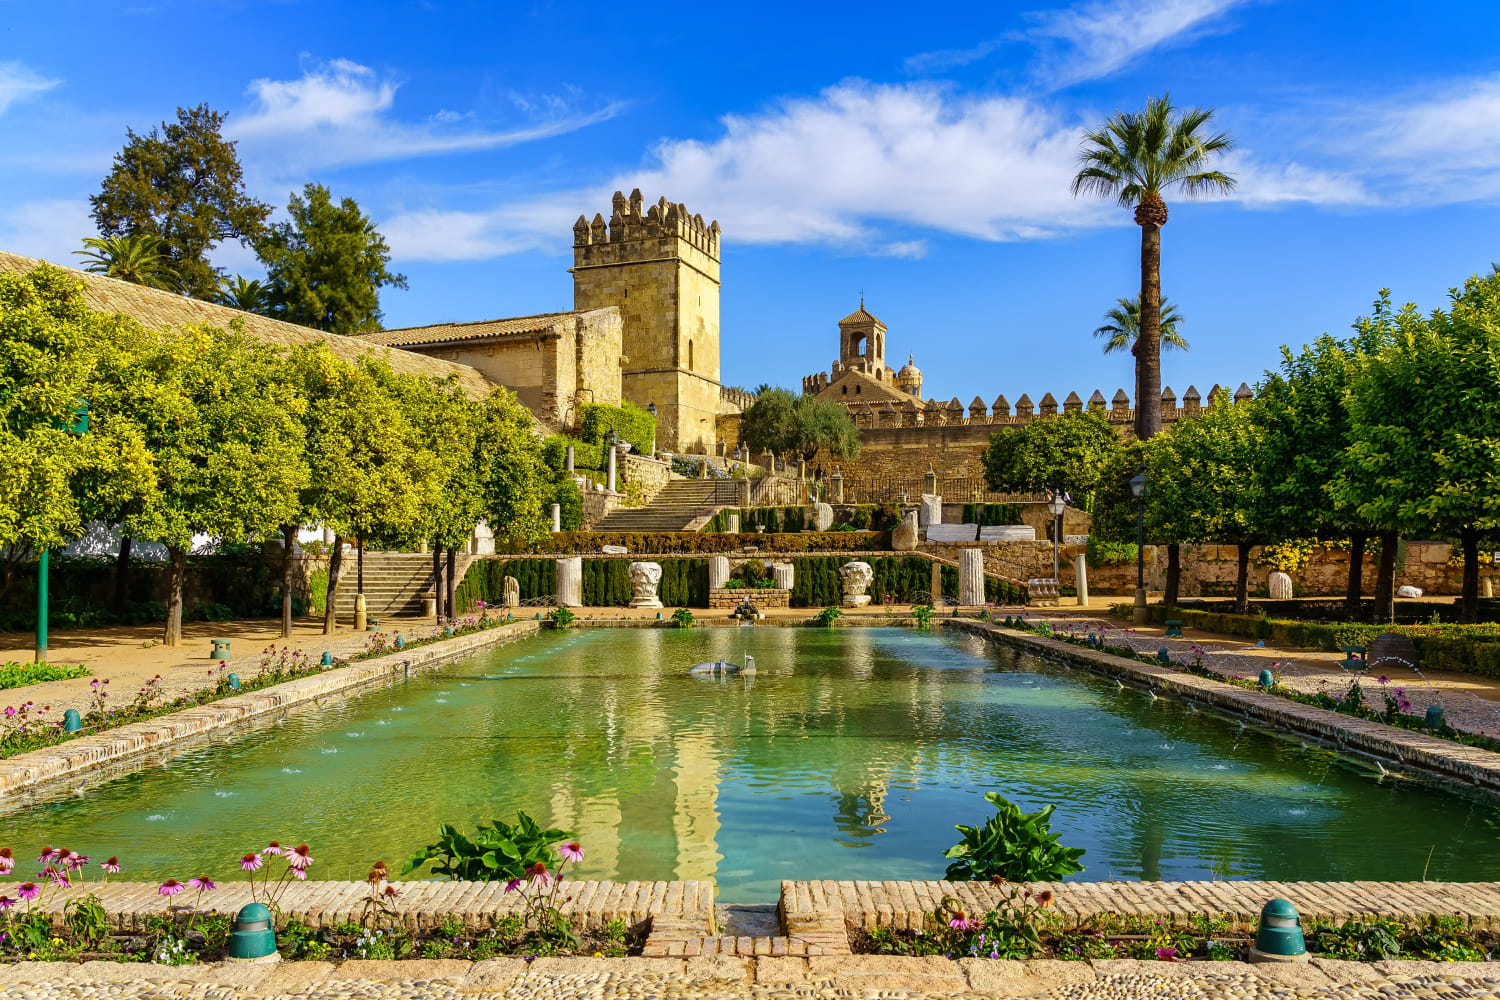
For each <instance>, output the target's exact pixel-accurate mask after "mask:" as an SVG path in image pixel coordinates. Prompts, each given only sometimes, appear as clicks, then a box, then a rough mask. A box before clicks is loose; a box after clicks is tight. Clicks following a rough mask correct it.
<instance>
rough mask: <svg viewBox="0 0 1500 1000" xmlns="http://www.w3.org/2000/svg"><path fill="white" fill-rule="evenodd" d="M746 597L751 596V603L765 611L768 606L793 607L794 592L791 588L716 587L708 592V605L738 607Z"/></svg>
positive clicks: (726, 608)
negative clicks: (721, 588)
mask: <svg viewBox="0 0 1500 1000" xmlns="http://www.w3.org/2000/svg"><path fill="white" fill-rule="evenodd" d="M746 597H748V598H750V603H751V604H753V605H755V606H756V607H757V608H759V609H760V610H761V611H764V610H766V609H767V608H789V607H791V600H792V592H791V591H790V590H756V589H754V588H750V587H736V588H734V589H732V590H731V589H729V588H725V589H723V590H717V589H715V590H710V591H709V592H708V606H709V607H710V608H717V609H725V610H728V609H730V608H737V607H739V606H740V603H741V602H743V601H744V600H745V598H746Z"/></svg>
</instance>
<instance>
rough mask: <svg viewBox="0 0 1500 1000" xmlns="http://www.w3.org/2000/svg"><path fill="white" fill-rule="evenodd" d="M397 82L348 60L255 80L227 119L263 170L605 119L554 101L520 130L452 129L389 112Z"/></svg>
mask: <svg viewBox="0 0 1500 1000" xmlns="http://www.w3.org/2000/svg"><path fill="white" fill-rule="evenodd" d="M397 90H398V84H397V83H396V82H395V81H393V80H390V79H382V78H380V77H379V76H377V74H376V73H375V71H374V70H372V69H370V68H369V67H367V66H361V65H360V64H358V63H356V62H352V61H350V60H347V59H335V60H333V61H331V62H329V63H327V64H325V65H321V66H317V67H314V68H310V69H308V70H307V71H306V72H304V73H303V75H302V76H301V77H300V78H298V79H296V80H269V79H260V80H255V81H253V82H252V83H251V84H250V87H249V93H250V95H251V98H252V101H253V103H252V107H251V109H250V111H249V112H248V113H247V114H245V115H243V116H239V117H235V118H231V119H230V121H229V124H228V129H227V130H228V131H229V133H230V135H231V136H232V137H234V138H236V139H241V140H244V143H243V145H242V147H241V152H242V154H243V155H244V156H245V157H246V158H247V159H250V160H256V161H259V162H261V163H262V164H265V165H266V167H267V169H274V170H276V171H280V172H285V173H297V172H300V171H305V170H307V169H309V168H313V167H328V166H343V165H348V164H354V163H372V162H377V161H381V160H396V159H407V158H411V157H417V156H431V155H436V154H442V153H457V152H466V151H471V150H479V149H496V148H499V147H502V146H513V145H516V144H519V143H523V142H531V141H534V140H537V139H545V138H548V137H550V136H555V135H562V134H564V133H566V132H572V131H575V130H577V129H580V128H583V127H585V126H588V125H592V124H594V123H596V122H600V121H604V120H605V119H608V118H611V117H613V116H614V115H615V114H616V113H618V111H619V106H618V105H614V104H610V105H605V106H604V107H601V108H597V109H595V110H592V111H587V112H578V111H576V110H572V109H570V108H562V107H561V105H560V104H557V103H554V104H552V105H550V106H549V113H548V114H547V115H546V116H543V117H541V118H539V119H537V120H535V121H534V122H532V123H531V124H528V125H526V126H524V127H521V128H515V129H509V130H498V131H482V130H474V129H469V130H459V129H455V128H452V127H451V126H453V125H454V124H455V123H457V122H458V121H460V120H462V119H463V118H464V117H465V116H463V115H461V114H459V113H458V112H455V111H453V110H451V109H441V110H439V111H438V112H436V113H434V114H433V115H431V116H430V117H429V118H428V120H426V121H423V122H420V123H411V122H404V121H401V120H399V119H397V118H396V117H395V116H394V115H393V110H394V107H395V103H396V93H397Z"/></svg>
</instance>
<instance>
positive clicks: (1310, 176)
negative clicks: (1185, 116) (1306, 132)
mask: <svg viewBox="0 0 1500 1000" xmlns="http://www.w3.org/2000/svg"><path fill="white" fill-rule="evenodd" d="M1215 166H1216V168H1217V169H1219V170H1223V171H1225V172H1226V173H1228V174H1231V175H1232V176H1233V177H1234V178H1235V179H1236V181H1238V183H1237V184H1236V186H1235V190H1234V193H1233V194H1232V195H1230V196H1229V197H1230V198H1232V199H1233V200H1234V201H1236V202H1239V203H1240V204H1241V205H1244V206H1246V207H1247V208H1272V207H1279V206H1282V205H1289V204H1294V203H1301V204H1308V205H1330V206H1336V205H1368V204H1372V203H1373V202H1375V201H1377V200H1378V199H1377V197H1376V196H1375V194H1374V193H1373V192H1371V191H1370V189H1369V186H1368V185H1367V184H1366V182H1365V181H1364V179H1362V178H1360V177H1358V176H1357V175H1355V174H1353V173H1351V172H1349V171H1340V170H1334V169H1324V168H1321V167H1312V166H1308V165H1306V164H1303V163H1298V162H1295V161H1291V162H1287V163H1278V164H1272V163H1266V162H1263V161H1261V160H1258V159H1256V158H1255V157H1254V156H1251V155H1249V154H1247V153H1244V152H1241V151H1238V150H1236V151H1235V152H1232V153H1229V154H1227V155H1226V156H1224V157H1223V158H1222V159H1221V161H1220V162H1219V163H1217V164H1216V165H1215Z"/></svg>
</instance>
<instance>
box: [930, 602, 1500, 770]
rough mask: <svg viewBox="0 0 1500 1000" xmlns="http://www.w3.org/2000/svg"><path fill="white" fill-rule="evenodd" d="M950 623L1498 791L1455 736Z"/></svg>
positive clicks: (1041, 639) (1482, 762)
mask: <svg viewBox="0 0 1500 1000" xmlns="http://www.w3.org/2000/svg"><path fill="white" fill-rule="evenodd" d="M943 626H944V627H945V628H954V629H957V630H958V631H961V632H968V633H970V634H972V635H976V636H979V637H981V638H984V639H988V640H990V641H992V642H996V643H1000V644H1003V645H1007V646H1012V647H1015V648H1018V649H1022V650H1025V651H1027V652H1030V653H1034V654H1037V655H1040V656H1043V657H1045V658H1050V659H1053V660H1062V661H1065V662H1068V663H1071V664H1074V665H1077V666H1080V667H1083V668H1084V669H1086V670H1091V671H1093V672H1095V673H1099V674H1104V675H1106V676H1109V677H1114V678H1117V679H1122V680H1127V681H1129V682H1131V683H1132V684H1136V685H1138V686H1142V687H1146V688H1148V689H1150V690H1153V691H1160V692H1162V693H1164V694H1169V695H1173V696H1176V697H1180V698H1186V699H1188V700H1191V701H1196V702H1200V703H1202V704H1205V705H1209V706H1212V707H1213V708H1216V709H1219V710H1221V711H1225V712H1229V713H1230V714H1233V715H1240V716H1244V717H1246V718H1249V719H1253V720H1255V721H1257V722H1262V723H1266V724H1268V725H1270V726H1272V727H1275V728H1278V729H1281V730H1284V731H1287V732H1291V733H1296V734H1298V735H1300V736H1308V737H1311V738H1313V739H1316V740H1318V741H1320V742H1323V743H1326V744H1329V745H1331V746H1333V747H1334V748H1335V749H1337V750H1338V751H1340V752H1342V753H1358V754H1363V755H1365V756H1367V757H1374V758H1379V759H1381V760H1384V761H1388V762H1392V763H1395V764H1396V765H1397V766H1398V767H1401V768H1403V769H1409V770H1412V771H1417V772H1423V773H1425V774H1427V775H1431V776H1435V777H1438V778H1441V779H1442V780H1443V781H1446V782H1454V781H1457V782H1461V783H1464V784H1467V785H1470V786H1472V787H1474V788H1478V789H1480V790H1483V791H1485V792H1489V793H1493V794H1500V754H1497V753H1494V752H1492V751H1489V750H1480V749H1478V748H1476V747H1470V746H1465V745H1463V744H1462V743H1455V742H1453V741H1452V740H1445V739H1442V738H1441V737H1438V736H1428V735H1426V734H1425V733H1418V732H1413V731H1412V730H1409V729H1400V728H1397V727H1396V726H1388V725H1386V724H1385V723H1383V722H1375V721H1372V720H1370V719H1358V718H1355V717H1353V716H1350V715H1341V714H1339V713H1338V712H1331V711H1329V710H1327V709H1324V708H1317V707H1315V706H1312V705H1304V704H1302V703H1301V702H1296V701H1291V700H1290V699H1287V698H1282V697H1279V696H1278V695H1274V694H1267V693H1265V692H1262V691H1252V690H1249V689H1247V688H1242V687H1236V686H1235V685H1233V684H1227V683H1225V682H1223V681H1217V680H1213V679H1211V678H1208V677H1201V676H1199V675H1197V674H1190V673H1188V672H1187V671H1185V670H1179V669H1174V668H1172V667H1170V666H1161V665H1158V664H1153V663H1145V662H1142V661H1140V660H1127V659H1125V658H1124V657H1122V656H1116V655H1115V654H1113V653H1107V652H1103V651H1100V650H1093V649H1087V648H1084V647H1080V646H1075V645H1073V644H1071V643H1068V642H1064V641H1062V640H1061V639H1049V638H1047V637H1045V636H1039V635H1033V634H1031V633H1027V632H1018V631H1016V630H1014V629H1007V628H1004V627H1002V626H1000V625H996V624H994V623H992V622H983V621H975V620H971V619H970V620H966V619H961V618H960V619H944V620H943Z"/></svg>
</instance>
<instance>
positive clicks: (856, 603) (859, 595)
mask: <svg viewBox="0 0 1500 1000" xmlns="http://www.w3.org/2000/svg"><path fill="white" fill-rule="evenodd" d="M839 576H840V577H842V578H843V580H844V607H846V608H862V607H864V606H865V605H866V604H869V603H870V595H869V594H867V593H865V591H867V590H869V589H870V582H871V581H872V580H874V579H875V570H874V569H873V568H872V567H871V566H870V564H869V563H867V562H862V561H860V560H855V561H854V562H846V563H844V565H843V566H841V567H839Z"/></svg>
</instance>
